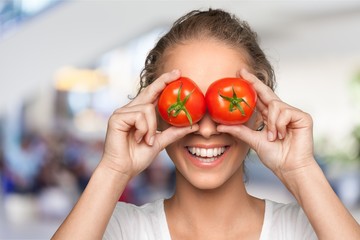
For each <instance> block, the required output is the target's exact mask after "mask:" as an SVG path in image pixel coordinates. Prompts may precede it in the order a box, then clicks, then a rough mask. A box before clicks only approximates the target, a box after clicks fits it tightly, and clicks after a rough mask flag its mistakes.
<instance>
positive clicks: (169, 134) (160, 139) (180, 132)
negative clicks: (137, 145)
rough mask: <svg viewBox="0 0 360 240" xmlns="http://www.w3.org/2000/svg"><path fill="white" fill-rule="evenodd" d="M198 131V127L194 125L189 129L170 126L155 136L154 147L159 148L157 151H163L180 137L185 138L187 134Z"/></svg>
mask: <svg viewBox="0 0 360 240" xmlns="http://www.w3.org/2000/svg"><path fill="white" fill-rule="evenodd" d="M198 130H199V125H198V124H194V125H192V126H191V127H190V126H187V127H174V126H171V127H169V128H167V129H166V130H164V131H163V132H161V133H157V134H156V138H155V142H154V145H156V146H157V147H159V151H161V150H163V149H164V148H165V147H167V146H168V145H169V144H171V143H173V142H175V141H177V140H179V139H180V138H182V137H185V136H186V135H187V134H190V133H192V132H196V131H198Z"/></svg>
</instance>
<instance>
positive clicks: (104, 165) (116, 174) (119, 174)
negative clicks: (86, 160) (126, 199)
mask: <svg viewBox="0 0 360 240" xmlns="http://www.w3.org/2000/svg"><path fill="white" fill-rule="evenodd" d="M97 169H98V170H99V171H102V172H104V173H105V174H106V175H108V176H109V177H111V178H114V179H115V180H116V181H119V180H120V181H121V182H126V183H127V182H129V181H130V180H131V178H132V175H131V172H130V171H129V170H128V169H127V168H125V167H122V166H119V164H117V163H115V162H114V161H113V160H111V159H109V158H106V157H103V158H102V159H101V161H100V163H99V165H98V167H97Z"/></svg>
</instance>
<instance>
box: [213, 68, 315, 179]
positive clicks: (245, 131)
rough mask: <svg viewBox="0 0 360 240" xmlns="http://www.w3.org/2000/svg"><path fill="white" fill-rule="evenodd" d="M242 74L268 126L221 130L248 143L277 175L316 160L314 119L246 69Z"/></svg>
mask: <svg viewBox="0 0 360 240" xmlns="http://www.w3.org/2000/svg"><path fill="white" fill-rule="evenodd" d="M240 74H241V76H242V77H243V78H244V79H246V80H247V81H249V82H250V83H251V84H252V85H253V86H254V88H255V90H256V92H257V94H258V102H257V112H255V113H254V114H261V117H262V119H263V121H264V124H265V128H264V129H263V130H262V131H256V130H252V129H250V128H249V127H247V126H245V125H240V126H225V125H219V126H218V131H221V132H226V133H229V134H232V135H234V136H235V137H237V138H239V139H241V140H242V141H244V142H246V143H248V144H249V145H250V147H251V148H253V149H254V150H255V151H256V153H257V154H258V156H259V158H260V160H261V161H262V162H263V163H264V164H265V165H266V166H267V167H268V168H270V169H271V170H272V171H273V172H274V173H275V174H276V175H277V176H278V177H282V176H283V175H284V174H286V173H290V172H293V173H295V172H294V171H296V170H300V169H302V168H303V167H306V166H307V165H309V164H313V163H314V157H313V137H312V119H311V117H310V115H309V114H307V113H305V112H303V111H301V110H299V109H296V108H294V107H292V106H290V105H288V104H286V103H284V102H282V101H281V100H280V98H279V97H278V96H277V95H276V94H275V93H274V92H273V91H272V90H271V89H270V88H269V87H268V86H266V85H265V84H264V83H263V82H261V81H260V80H259V79H258V78H257V77H256V76H254V75H253V74H251V73H249V72H248V71H247V70H242V71H241V73H240Z"/></svg>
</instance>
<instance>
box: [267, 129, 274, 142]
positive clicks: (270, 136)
mask: <svg viewBox="0 0 360 240" xmlns="http://www.w3.org/2000/svg"><path fill="white" fill-rule="evenodd" d="M268 140H269V141H273V140H274V134H273V133H272V132H271V131H268Z"/></svg>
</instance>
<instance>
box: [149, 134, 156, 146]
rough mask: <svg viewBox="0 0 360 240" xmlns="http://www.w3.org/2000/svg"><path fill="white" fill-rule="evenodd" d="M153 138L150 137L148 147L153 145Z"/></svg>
mask: <svg viewBox="0 0 360 240" xmlns="http://www.w3.org/2000/svg"><path fill="white" fill-rule="evenodd" d="M154 140H155V138H154V136H151V137H150V139H149V145H150V146H152V145H153V144H154Z"/></svg>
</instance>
